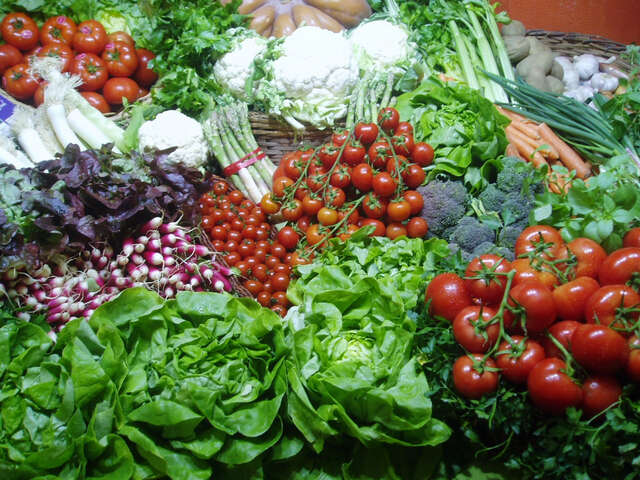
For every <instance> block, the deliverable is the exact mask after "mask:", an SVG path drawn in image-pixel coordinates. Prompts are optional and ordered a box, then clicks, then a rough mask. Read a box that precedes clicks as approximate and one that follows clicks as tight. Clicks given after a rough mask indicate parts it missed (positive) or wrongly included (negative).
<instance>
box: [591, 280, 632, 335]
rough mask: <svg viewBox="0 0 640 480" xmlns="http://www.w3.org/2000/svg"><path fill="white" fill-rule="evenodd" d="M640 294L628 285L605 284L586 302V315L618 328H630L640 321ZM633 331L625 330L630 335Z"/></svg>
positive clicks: (592, 321) (592, 319) (595, 320)
mask: <svg viewBox="0 0 640 480" xmlns="http://www.w3.org/2000/svg"><path fill="white" fill-rule="evenodd" d="M639 305H640V295H638V294H637V293H636V291H635V290H633V289H632V288H631V287H628V286H626V285H605V286H604V287H600V288H599V289H598V290H596V291H595V292H594V293H593V295H591V297H589V299H588V300H587V303H586V304H585V310H584V317H585V320H586V321H587V322H589V323H600V324H601V325H606V326H610V327H613V328H616V329H625V330H626V329H629V328H630V326H632V325H634V324H635V323H636V322H637V321H638V316H639V315H640V314H639V312H637V311H634V310H637V308H638V306H639ZM630 334H631V332H625V335H630Z"/></svg>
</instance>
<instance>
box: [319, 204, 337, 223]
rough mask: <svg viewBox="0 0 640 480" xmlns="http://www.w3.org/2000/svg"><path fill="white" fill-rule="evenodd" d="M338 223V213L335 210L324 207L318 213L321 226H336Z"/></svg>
mask: <svg viewBox="0 0 640 480" xmlns="http://www.w3.org/2000/svg"><path fill="white" fill-rule="evenodd" d="M337 221H338V212H337V211H336V210H334V209H333V208H327V207H322V208H321V209H320V210H319V211H318V222H320V224H321V225H325V226H327V225H335V224H336V222H337Z"/></svg>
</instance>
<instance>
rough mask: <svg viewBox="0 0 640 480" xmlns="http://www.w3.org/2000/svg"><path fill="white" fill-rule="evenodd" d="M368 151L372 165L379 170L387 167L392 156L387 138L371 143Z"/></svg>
mask: <svg viewBox="0 0 640 480" xmlns="http://www.w3.org/2000/svg"><path fill="white" fill-rule="evenodd" d="M367 153H368V154H369V161H370V162H371V165H373V167H374V168H377V169H378V170H382V169H383V168H385V167H386V165H387V163H388V160H389V158H391V157H392V153H391V147H390V146H389V143H388V142H387V141H386V140H381V141H379V142H375V143H373V144H371V146H370V147H369V151H368V152H367Z"/></svg>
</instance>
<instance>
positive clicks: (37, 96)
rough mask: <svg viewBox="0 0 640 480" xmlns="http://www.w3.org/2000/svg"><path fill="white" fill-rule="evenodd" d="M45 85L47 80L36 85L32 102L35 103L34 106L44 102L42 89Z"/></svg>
mask: <svg viewBox="0 0 640 480" xmlns="http://www.w3.org/2000/svg"><path fill="white" fill-rule="evenodd" d="M47 85H48V83H47V82H42V83H41V84H40V85H38V88H37V89H36V91H35V93H34V94H33V103H35V105H36V107H39V106H40V105H42V104H43V103H44V90H45V88H46V87H47Z"/></svg>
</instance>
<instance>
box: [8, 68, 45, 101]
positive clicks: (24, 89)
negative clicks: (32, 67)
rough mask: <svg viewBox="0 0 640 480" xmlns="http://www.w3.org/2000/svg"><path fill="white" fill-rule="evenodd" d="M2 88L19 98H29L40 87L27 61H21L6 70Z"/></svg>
mask: <svg viewBox="0 0 640 480" xmlns="http://www.w3.org/2000/svg"><path fill="white" fill-rule="evenodd" d="M2 88H4V89H5V90H6V91H7V93H8V94H9V95H11V96H12V97H15V98H17V99H18V100H29V99H30V98H31V97H33V94H34V93H36V90H37V89H38V81H37V80H36V79H35V78H33V77H32V76H31V74H30V73H29V66H28V65H27V64H26V63H19V64H17V65H14V66H13V67H9V68H7V69H6V70H5V72H4V74H3V75H2Z"/></svg>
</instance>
